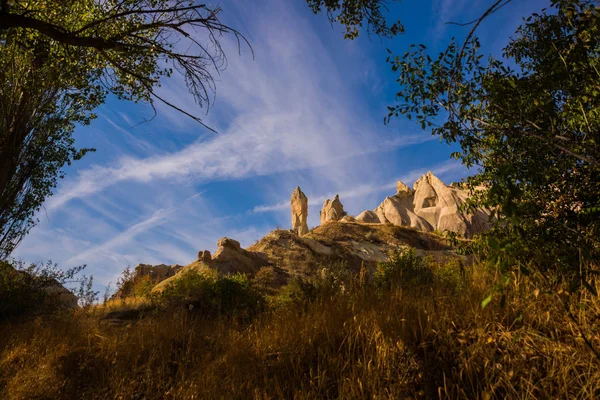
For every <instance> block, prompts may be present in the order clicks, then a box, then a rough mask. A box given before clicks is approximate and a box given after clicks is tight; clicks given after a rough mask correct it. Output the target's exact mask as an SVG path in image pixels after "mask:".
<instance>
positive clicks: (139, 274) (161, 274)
mask: <svg viewBox="0 0 600 400" xmlns="http://www.w3.org/2000/svg"><path fill="white" fill-rule="evenodd" d="M181 268H183V265H179V264H173V265H166V264H158V265H150V264H138V265H137V267H135V269H134V270H133V275H134V279H141V278H144V277H149V278H150V280H151V281H153V282H160V281H163V280H165V279H167V278H168V277H170V276H173V275H175V274H176V273H177V272H178V271H179V270H180V269H181Z"/></svg>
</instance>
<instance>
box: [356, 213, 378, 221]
mask: <svg viewBox="0 0 600 400" xmlns="http://www.w3.org/2000/svg"><path fill="white" fill-rule="evenodd" d="M356 220H357V221H358V222H364V223H366V224H380V223H381V221H380V220H379V217H378V216H377V214H375V212H374V211H371V210H365V211H363V212H361V213H360V214H358V216H357V217H356Z"/></svg>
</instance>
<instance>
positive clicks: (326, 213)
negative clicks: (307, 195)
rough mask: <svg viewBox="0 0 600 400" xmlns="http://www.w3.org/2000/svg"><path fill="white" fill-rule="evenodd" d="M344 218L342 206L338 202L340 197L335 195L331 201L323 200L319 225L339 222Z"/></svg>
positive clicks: (344, 213)
mask: <svg viewBox="0 0 600 400" xmlns="http://www.w3.org/2000/svg"><path fill="white" fill-rule="evenodd" d="M345 216H346V212H345V211H344V206H343V205H342V202H341V201H340V195H339V194H336V195H335V198H334V199H333V200H329V199H327V200H325V203H323V208H322V209H321V224H324V223H326V222H329V221H340V220H341V219H342V218H344V217H345Z"/></svg>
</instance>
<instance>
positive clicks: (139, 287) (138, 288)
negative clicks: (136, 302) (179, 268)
mask: <svg viewBox="0 0 600 400" xmlns="http://www.w3.org/2000/svg"><path fill="white" fill-rule="evenodd" d="M155 285H156V283H155V282H153V281H152V279H150V277H149V276H144V277H142V278H141V279H139V280H138V281H137V282H136V283H135V285H134V287H133V293H134V295H135V296H137V297H141V298H143V299H148V298H150V296H151V292H152V288H153V287H154V286H155Z"/></svg>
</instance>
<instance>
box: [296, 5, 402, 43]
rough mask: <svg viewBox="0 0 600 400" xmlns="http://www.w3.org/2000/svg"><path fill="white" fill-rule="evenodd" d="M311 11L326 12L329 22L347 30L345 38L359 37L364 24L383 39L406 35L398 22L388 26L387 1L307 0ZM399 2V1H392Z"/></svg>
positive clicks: (369, 30)
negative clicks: (385, 14)
mask: <svg viewBox="0 0 600 400" xmlns="http://www.w3.org/2000/svg"><path fill="white" fill-rule="evenodd" d="M306 2H307V3H308V6H309V7H310V8H311V10H312V11H313V12H314V13H315V14H318V13H320V12H322V11H323V10H325V12H326V13H327V17H328V18H329V21H331V22H332V23H334V22H336V23H339V24H340V25H343V26H344V27H345V28H346V32H345V34H344V38H346V39H354V38H356V37H358V35H359V32H360V29H361V28H362V26H363V24H364V23H366V25H367V28H366V29H367V32H368V33H371V32H372V33H375V34H376V35H378V36H381V37H388V38H389V37H392V36H395V35H397V34H400V33H404V26H402V24H401V23H400V21H397V22H395V23H393V24H392V25H388V24H387V22H386V20H385V16H384V12H385V11H387V3H388V1H387V0H306ZM392 2H399V0H392Z"/></svg>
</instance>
